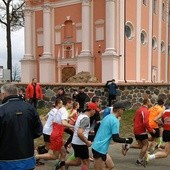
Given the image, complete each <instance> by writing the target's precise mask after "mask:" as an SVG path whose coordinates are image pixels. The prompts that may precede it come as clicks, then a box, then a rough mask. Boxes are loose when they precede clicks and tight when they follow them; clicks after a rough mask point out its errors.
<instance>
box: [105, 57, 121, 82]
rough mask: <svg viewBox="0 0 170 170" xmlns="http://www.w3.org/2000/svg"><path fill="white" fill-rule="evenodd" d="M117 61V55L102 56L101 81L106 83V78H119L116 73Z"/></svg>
mask: <svg viewBox="0 0 170 170" xmlns="http://www.w3.org/2000/svg"><path fill="white" fill-rule="evenodd" d="M118 62H119V57H117V56H113V55H105V56H102V83H106V82H107V80H111V79H115V80H116V81H117V80H118V79H119V77H118V75H119V72H118V69H119V68H118Z"/></svg>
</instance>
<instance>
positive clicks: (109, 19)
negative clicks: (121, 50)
mask: <svg viewBox="0 0 170 170" xmlns="http://www.w3.org/2000/svg"><path fill="white" fill-rule="evenodd" d="M115 32H116V0H106V49H105V54H109V55H110V54H116V47H115V45H116V35H115Z"/></svg>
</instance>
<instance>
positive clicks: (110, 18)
mask: <svg viewBox="0 0 170 170" xmlns="http://www.w3.org/2000/svg"><path fill="white" fill-rule="evenodd" d="M116 18H117V17H116V0H106V49H105V52H104V53H103V54H102V83H106V81H107V80H110V79H115V80H116V81H117V80H118V79H119V78H120V77H119V65H118V64H119V60H120V58H119V56H118V55H117V53H116V34H115V32H116V24H117V23H116Z"/></svg>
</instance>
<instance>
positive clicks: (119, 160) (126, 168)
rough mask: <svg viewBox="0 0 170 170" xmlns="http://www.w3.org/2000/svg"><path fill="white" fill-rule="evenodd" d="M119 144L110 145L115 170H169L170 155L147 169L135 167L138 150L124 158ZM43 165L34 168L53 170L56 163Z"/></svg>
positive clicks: (152, 162)
mask: <svg viewBox="0 0 170 170" xmlns="http://www.w3.org/2000/svg"><path fill="white" fill-rule="evenodd" d="M121 148H122V145H121V144H117V143H115V144H112V145H110V150H109V154H110V155H111V157H112V159H113V162H114V163H115V170H144V169H145V170H169V169H170V155H169V157H168V158H165V159H157V160H152V161H151V162H149V164H148V165H147V167H143V166H137V165H135V162H136V160H137V158H138V155H139V151H140V150H138V149H129V151H128V153H127V155H126V156H123V155H122V154H121ZM44 162H45V165H41V166H38V167H36V168H35V170H54V165H55V162H56V161H44ZM80 169H81V168H80V167H69V170H80ZM93 169H94V168H93V162H91V163H90V170H93Z"/></svg>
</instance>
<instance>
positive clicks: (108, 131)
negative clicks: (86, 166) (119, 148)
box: [92, 102, 133, 170]
mask: <svg viewBox="0 0 170 170" xmlns="http://www.w3.org/2000/svg"><path fill="white" fill-rule="evenodd" d="M124 110H125V105H124V103H123V102H116V103H114V105H113V112H112V113H111V114H109V115H108V116H106V117H105V118H104V119H103V120H102V121H101V124H100V127H99V129H98V131H97V134H96V137H95V138H94V142H93V144H92V152H93V157H94V168H95V170H107V169H108V170H112V169H113V168H114V163H113V161H112V159H111V157H110V155H109V154H108V149H109V145H110V141H111V139H113V141H114V142H118V143H127V144H131V143H132V142H133V139H132V138H120V137H119V125H120V122H119V119H118V118H119V117H121V115H122V114H123V112H124Z"/></svg>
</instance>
